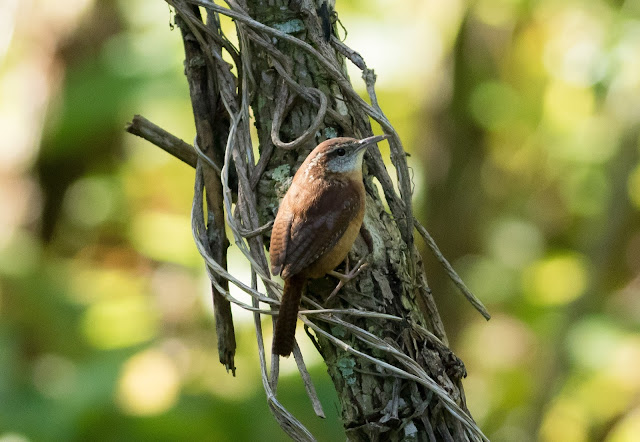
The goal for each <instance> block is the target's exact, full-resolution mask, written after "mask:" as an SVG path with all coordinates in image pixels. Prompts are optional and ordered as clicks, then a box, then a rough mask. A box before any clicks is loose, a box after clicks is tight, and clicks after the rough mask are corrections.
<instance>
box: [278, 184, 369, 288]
mask: <svg viewBox="0 0 640 442" xmlns="http://www.w3.org/2000/svg"><path fill="white" fill-rule="evenodd" d="M303 202H306V203H307V204H302V203H303ZM293 204H296V210H294V211H293V213H295V216H294V217H293V218H292V219H291V224H290V227H289V232H288V238H287V240H286V253H285V257H284V259H283V260H282V277H283V278H284V279H286V278H289V277H290V276H291V275H295V274H297V273H299V272H300V271H301V270H304V269H305V268H306V267H309V266H310V265H311V264H313V263H314V262H315V261H316V260H317V259H318V258H320V257H321V256H322V255H323V254H324V253H326V252H327V251H329V250H331V248H332V247H333V246H335V245H336V243H337V242H338V241H339V240H340V238H341V237H342V235H344V233H345V231H346V230H347V227H348V225H349V222H350V221H351V220H352V219H353V218H354V217H355V216H356V215H357V214H358V212H359V210H360V204H362V203H361V201H360V194H359V192H358V188H357V187H356V185H354V184H347V185H344V186H341V185H339V184H336V185H334V186H331V187H329V188H323V191H321V192H314V198H312V199H311V198H308V199H302V198H301V199H298V200H297V201H293ZM278 262H280V261H278Z"/></svg>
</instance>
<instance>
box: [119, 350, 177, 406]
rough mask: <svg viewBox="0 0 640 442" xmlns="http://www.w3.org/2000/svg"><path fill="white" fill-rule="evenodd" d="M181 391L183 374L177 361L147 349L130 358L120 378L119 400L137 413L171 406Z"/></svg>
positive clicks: (121, 404) (120, 403) (122, 404)
mask: <svg viewBox="0 0 640 442" xmlns="http://www.w3.org/2000/svg"><path fill="white" fill-rule="evenodd" d="M179 392H180V377H179V374H178V369H177V368H176V366H175V365H174V363H173V361H171V359H170V358H169V357H168V356H167V355H166V354H164V353H163V352H160V351H158V350H146V351H144V352H142V353H138V354H137V355H135V356H133V357H132V358H131V359H129V360H128V361H127V362H126V363H125V364H124V366H123V369H122V373H121V376H120V379H119V381H118V390H117V393H116V394H117V396H116V399H117V403H118V404H119V405H120V407H121V408H122V410H124V411H125V412H126V413H128V414H132V415H136V416H149V415H155V414H160V413H163V412H165V411H167V410H168V409H170V408H171V407H172V406H173V405H174V404H175V403H176V400H177V398H178V393H179Z"/></svg>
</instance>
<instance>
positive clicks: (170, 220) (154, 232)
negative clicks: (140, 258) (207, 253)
mask: <svg viewBox="0 0 640 442" xmlns="http://www.w3.org/2000/svg"><path fill="white" fill-rule="evenodd" d="M131 241H132V242H133V243H134V245H135V246H136V248H137V249H138V250H140V251H141V252H142V253H144V254H146V255H147V256H149V257H151V258H153V259H157V260H158V261H164V262H173V263H176V264H182V265H185V266H188V267H191V266H196V265H198V266H199V265H200V264H201V259H200V255H199V254H198V251H197V249H196V247H195V245H194V243H193V237H192V236H191V222H190V221H189V218H188V217H186V216H178V215H172V214H169V213H162V212H155V211H153V212H152V211H150V212H145V213H142V214H140V215H138V216H136V217H135V218H134V220H133V226H132V227H131Z"/></svg>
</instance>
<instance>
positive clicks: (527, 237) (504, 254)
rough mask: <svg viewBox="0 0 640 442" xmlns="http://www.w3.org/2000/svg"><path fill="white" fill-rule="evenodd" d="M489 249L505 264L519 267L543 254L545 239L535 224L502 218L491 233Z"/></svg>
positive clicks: (515, 267) (513, 267) (510, 266)
mask: <svg viewBox="0 0 640 442" xmlns="http://www.w3.org/2000/svg"><path fill="white" fill-rule="evenodd" d="M489 249H490V250H491V252H492V255H493V256H495V257H496V258H498V259H499V260H500V261H501V262H502V263H503V264H504V265H505V266H507V267H509V268H512V269H519V268H522V267H524V266H525V265H528V264H530V263H531V262H533V261H535V260H536V259H538V258H539V257H540V256H541V254H542V252H543V249H544V240H543V237H542V234H541V232H540V230H539V229H538V228H537V227H536V226H535V225H533V224H531V223H529V222H525V221H521V220H515V219H502V220H500V221H499V222H498V223H497V224H496V226H495V227H494V228H493V229H492V232H491V234H490V235H489Z"/></svg>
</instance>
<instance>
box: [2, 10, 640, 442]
mask: <svg viewBox="0 0 640 442" xmlns="http://www.w3.org/2000/svg"><path fill="white" fill-rule="evenodd" d="M5 6H6V7H5ZM5 6H3V8H4V9H6V10H3V14H2V18H1V19H0V24H1V26H0V56H1V58H0V60H1V61H0V128H1V131H0V133H2V137H1V139H2V141H1V142H0V441H2V442H8V441H22V440H33V441H41V440H42V441H47V440H56V441H59V440H154V441H156V440H189V441H190V440H193V441H201V440H203V441H204V440H215V441H224V440H246V441H250V440H281V439H283V438H284V435H283V433H282V432H281V430H280V429H279V428H278V427H277V425H276V424H275V422H274V421H273V420H272V419H271V417H270V414H269V412H268V409H267V405H266V401H265V398H264V395H263V392H262V387H261V384H260V379H259V374H258V362H257V356H256V342H255V337H254V335H253V331H252V325H251V322H250V321H251V318H250V316H248V315H247V314H245V313H244V312H241V311H235V310H234V314H235V317H236V320H237V321H238V323H237V324H238V325H237V331H238V341H239V353H238V358H237V365H238V372H237V376H236V377H235V378H234V377H231V376H230V375H228V374H226V373H225V371H224V369H223V368H222V367H221V366H220V364H219V363H218V361H217V354H216V346H215V335H214V326H213V323H212V314H211V305H210V304H211V300H210V297H209V296H210V295H209V294H208V293H207V283H206V277H205V275H204V272H203V265H202V262H201V260H200V258H199V256H198V254H197V251H196V249H195V247H194V245H193V241H192V240H191V233H190V232H191V231H190V222H189V218H188V216H189V211H190V205H191V195H192V186H193V183H192V180H193V171H192V170H190V169H189V167H188V166H185V165H183V164H182V163H180V162H178V161H176V160H174V159H172V158H169V157H168V155H167V154H165V153H163V152H161V151H159V150H158V149H157V148H154V147H152V146H151V145H149V144H148V143H146V142H144V141H142V140H140V139H137V138H135V137H133V136H131V135H128V134H125V133H124V130H123V127H124V124H125V122H127V121H129V120H130V118H131V116H132V115H133V114H134V113H140V114H142V115H144V116H145V117H147V118H149V119H150V120H152V121H154V122H155V123H157V124H159V125H161V126H163V127H165V128H166V129H167V130H170V131H172V132H173V133H175V134H177V135H179V136H180V137H182V138H183V139H185V140H187V141H190V140H191V139H192V138H193V135H194V127H193V122H192V119H191V113H190V103H189V101H188V90H187V85H186V81H185V79H184V77H183V72H182V71H183V68H182V59H183V55H182V48H181V39H180V36H179V33H178V32H177V31H173V32H171V29H170V22H171V18H170V11H169V9H168V7H167V6H166V4H165V3H164V2H162V1H151V0H135V1H124V0H122V1H112V0H101V1H95V0H72V1H68V2H64V4H60V3H54V2H47V1H46V0H34V1H32V2H19V1H17V0H14V1H8V2H5ZM338 12H339V14H340V19H341V21H342V23H343V24H344V25H345V27H346V28H347V29H348V30H349V35H348V37H347V43H348V44H350V45H351V46H352V47H354V48H355V49H356V50H359V51H360V53H361V54H362V55H363V56H364V58H365V59H366V60H367V62H368V64H369V66H370V67H373V68H374V69H375V70H376V73H377V74H378V88H379V99H380V103H381V106H382V108H383V109H384V110H385V112H386V113H387V115H388V116H389V118H390V120H391V121H392V122H393V123H394V124H395V125H396V127H397V129H398V130H399V132H400V134H401V136H402V139H403V140H404V143H405V146H406V148H407V150H408V151H409V152H410V153H411V157H410V165H411V167H412V169H413V173H414V184H415V196H414V198H415V204H416V214H417V216H418V217H419V218H420V219H421V220H422V221H423V222H424V223H425V224H426V226H427V227H428V228H429V230H430V231H431V233H432V235H433V236H434V237H435V239H436V240H437V241H438V243H439V244H440V247H441V249H442V250H443V252H444V253H445V255H446V256H447V257H448V258H449V259H450V260H451V261H452V262H453V264H454V266H455V267H456V269H457V270H458V271H459V272H460V274H461V276H462V277H463V279H465V281H466V282H467V284H468V285H469V286H470V287H471V288H472V290H474V292H475V293H476V294H477V295H478V296H479V297H480V298H481V299H483V301H484V302H485V303H486V304H487V306H488V308H489V310H490V311H491V312H492V314H493V319H492V320H491V321H490V322H488V323H487V322H484V321H483V320H482V318H481V317H480V316H479V315H478V314H477V313H476V312H475V311H473V310H472V308H471V307H470V306H469V305H468V304H467V303H466V302H465V301H464V299H463V298H462V297H461V296H460V295H459V294H458V293H457V292H456V290H455V289H454V288H453V286H452V285H451V284H450V283H449V282H448V280H447V278H446V276H445V275H444V273H443V272H442V270H441V269H440V267H439V266H438V264H437V263H436V262H435V261H434V260H433V259H432V257H431V256H430V253H429V252H428V251H427V250H426V248H425V250H423V252H424V256H425V258H426V264H427V271H428V275H429V276H430V283H431V286H432V289H433V290H434V293H435V297H436V300H437V302H438V305H439V306H440V308H441V311H442V315H443V318H444V321H445V326H446V327H447V331H448V332H449V334H450V339H451V344H452V347H453V349H454V351H455V352H456V353H457V354H458V355H459V356H460V357H461V358H462V359H463V360H464V361H465V363H466V365H467V369H468V371H469V377H468V378H467V380H466V382H465V388H466V392H467V399H468V403H469V406H470V408H471V411H472V413H473V416H474V417H475V419H476V420H477V421H478V423H479V424H480V426H481V428H483V429H484V431H485V433H486V434H487V435H488V436H489V437H490V438H491V439H492V440H494V441H531V440H541V441H569V442H572V441H576V442H578V441H599V440H606V441H610V442H623V441H632V440H637V437H638V436H637V435H638V434H640V369H639V368H638V367H640V214H639V210H640V137H639V135H640V3H639V2H638V1H637V0H626V1H624V0H610V1H604V0H584V1H571V0H569V1H563V2H557V1H551V0H528V1H527V0H477V1H474V2H463V1H461V0H453V1H448V2H441V1H437V0H407V1H402V2H393V1H390V0H388V1H384V0H375V1H363V0H340V1H339V2H338ZM225 26H228V27H229V31H232V23H231V22H226V23H225ZM341 32H342V31H341ZM352 80H353V81H354V82H355V83H357V85H358V87H359V88H360V89H363V86H362V84H361V83H360V79H359V78H358V75H357V73H356V71H352ZM363 93H364V91H363ZM230 253H231V255H230V268H231V270H232V271H233V272H234V273H235V274H238V275H244V274H246V268H245V267H243V263H242V261H241V260H240V259H239V255H238V252H237V251H236V250H234V249H233V247H232V248H231V250H230ZM265 325H266V326H267V327H268V326H269V325H268V324H265ZM267 338H268V339H270V336H268V337H267ZM304 342H305V347H304V348H303V352H304V353H305V355H308V358H309V360H310V364H311V367H312V376H313V378H314V380H315V382H316V383H317V386H318V389H319V393H320V396H321V399H322V400H323V404H324V407H325V410H326V412H327V414H328V418H327V419H326V420H324V421H321V420H319V419H317V418H315V417H314V416H313V413H312V410H311V406H310V404H309V402H308V400H307V399H306V397H305V394H304V390H303V388H302V384H301V382H300V380H299V379H298V377H297V376H296V374H295V367H294V366H293V363H292V361H288V362H287V364H285V366H284V367H283V376H284V379H283V381H282V383H281V386H280V393H281V395H282V401H283V403H284V404H285V405H286V406H287V407H290V409H291V410H292V411H293V412H294V414H296V416H299V417H300V418H301V419H302V420H303V422H304V423H305V425H307V426H308V427H309V429H310V430H311V431H312V432H313V433H314V434H315V435H316V436H317V437H318V438H319V439H320V440H326V441H332V440H340V439H343V438H344V435H343V433H342V430H341V428H340V425H339V423H338V410H337V402H336V400H335V394H334V392H333V390H332V385H331V383H330V382H329V379H328V376H327V375H326V372H325V369H324V366H323V364H322V361H321V360H320V359H319V357H318V356H317V355H316V353H315V350H314V349H313V347H312V346H311V345H309V343H308V342H306V341H304Z"/></svg>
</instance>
